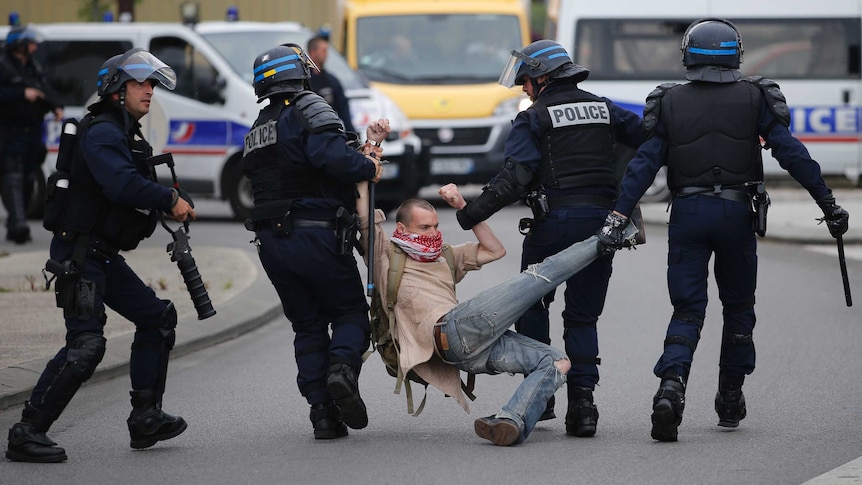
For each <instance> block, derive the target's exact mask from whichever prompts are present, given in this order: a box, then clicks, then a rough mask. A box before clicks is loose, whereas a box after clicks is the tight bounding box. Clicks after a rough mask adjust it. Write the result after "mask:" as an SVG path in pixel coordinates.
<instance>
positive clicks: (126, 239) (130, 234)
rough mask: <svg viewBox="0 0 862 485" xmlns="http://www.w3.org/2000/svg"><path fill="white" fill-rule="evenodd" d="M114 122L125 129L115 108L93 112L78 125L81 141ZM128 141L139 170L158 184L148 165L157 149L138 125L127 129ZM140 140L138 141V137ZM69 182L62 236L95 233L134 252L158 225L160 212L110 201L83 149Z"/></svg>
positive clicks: (78, 150)
mask: <svg viewBox="0 0 862 485" xmlns="http://www.w3.org/2000/svg"><path fill="white" fill-rule="evenodd" d="M104 122H107V123H114V124H115V125H117V126H119V127H121V128H123V126H124V122H123V116H122V112H120V111H119V110H115V109H109V110H106V111H100V112H97V113H89V114H87V115H86V116H85V117H84V118H83V119H82V120H81V123H80V125H79V126H78V137H79V138H78V139H79V140H80V139H82V138H81V137H82V136H83V135H84V133H86V131H87V130H89V129H90V127H92V126H93V125H94V124H96V123H104ZM123 132H124V133H125V134H126V141H127V143H128V145H129V150H130V151H131V154H132V160H133V162H134V164H135V169H136V170H137V172H138V174H140V175H141V176H142V177H144V178H146V179H148V180H152V181H154V182H155V181H156V176H155V172H154V170H153V168H152V167H151V166H150V165H149V164H148V160H149V158H150V157H151V156H152V154H153V149H152V147H151V146H150V144H149V143H147V141H146V140H144V137H143V135H142V134H141V132H140V127H139V126H138V125H137V124H136V125H135V126H134V127H133V128H132V129H130V130H126V129H124V128H123ZM136 134H137V135H138V138H140V139H139V140H135V139H134V138H135V135H136ZM69 178H70V182H69V190H70V193H69V201H70V203H69V207H68V212H67V213H66V215H65V217H64V223H63V224H61V229H60V231H59V232H60V233H61V235H62V234H65V233H68V232H71V233H75V234H94V235H97V236H100V237H101V238H102V239H104V242H106V243H108V244H109V245H111V246H114V247H116V248H117V249H120V250H123V251H128V250H131V249H134V248H136V247H137V246H138V244H139V243H140V242H141V241H143V240H144V239H146V238H148V237H150V236H151V235H152V234H153V231H154V230H155V228H156V224H158V213H157V210H156V209H136V208H134V207H128V206H124V205H117V204H115V203H113V202H111V201H109V200H108V199H107V198H106V197H105V196H104V195H103V194H102V191H101V189H100V188H99V186H98V184H97V183H96V180H95V178H94V177H93V174H92V173H91V172H90V169H89V167H88V166H87V164H86V163H85V161H84V158H83V155H82V150H81V146H80V144H79V146H78V147H77V149H76V155H75V159H74V161H73V162H72V166H71V171H70V177H69Z"/></svg>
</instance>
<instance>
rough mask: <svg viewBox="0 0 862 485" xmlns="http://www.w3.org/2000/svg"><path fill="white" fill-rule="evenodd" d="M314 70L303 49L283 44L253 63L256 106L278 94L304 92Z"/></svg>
mask: <svg viewBox="0 0 862 485" xmlns="http://www.w3.org/2000/svg"><path fill="white" fill-rule="evenodd" d="M312 69H317V65H315V64H314V61H312V60H311V58H309V57H308V55H307V54H306V53H305V51H303V50H302V47H300V46H298V45H296V44H282V45H278V46H275V47H273V48H272V49H270V50H268V51H266V52H264V53H263V54H261V55H259V56H257V58H256V59H255V60H254V94H256V95H257V102H258V103H260V102H261V101H263V100H264V99H267V98H269V97H270V96H272V95H274V94H278V93H286V94H291V93H298V92H300V91H302V90H303V89H306V87H307V85H308V81H307V79H308V78H310V77H311V70H312Z"/></svg>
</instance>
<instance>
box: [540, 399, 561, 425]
mask: <svg viewBox="0 0 862 485" xmlns="http://www.w3.org/2000/svg"><path fill="white" fill-rule="evenodd" d="M556 404H557V400H556V399H555V398H554V396H551V398H550V399H548V405H547V406H545V412H543V413H542V415H541V416H539V421H547V420H549V419H554V418H556V417H557V414H556V413H555V412H554V406H555V405H556Z"/></svg>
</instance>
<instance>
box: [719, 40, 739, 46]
mask: <svg viewBox="0 0 862 485" xmlns="http://www.w3.org/2000/svg"><path fill="white" fill-rule="evenodd" d="M718 46H719V47H736V41H735V40H734V41H729V42H722V43H720V44H718Z"/></svg>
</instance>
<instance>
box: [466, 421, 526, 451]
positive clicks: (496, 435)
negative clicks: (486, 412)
mask: <svg viewBox="0 0 862 485" xmlns="http://www.w3.org/2000/svg"><path fill="white" fill-rule="evenodd" d="M474 426H475V428H476V435H477V436H479V437H480V438H485V439H486V440H488V441H490V442H491V443H494V444H495V445H497V446H509V445H512V444H514V443H515V442H516V441H518V438H520V437H521V430H520V429H519V428H518V425H517V424H515V422H514V421H512V420H511V419H508V418H497V417H494V416H488V417H487V418H479V419H477V420H476V422H475V423H474Z"/></svg>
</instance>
